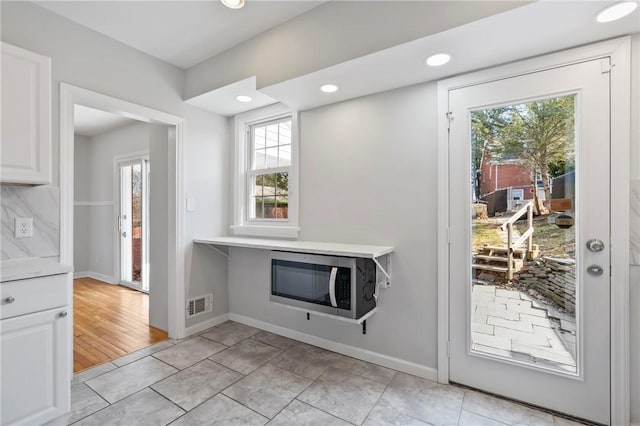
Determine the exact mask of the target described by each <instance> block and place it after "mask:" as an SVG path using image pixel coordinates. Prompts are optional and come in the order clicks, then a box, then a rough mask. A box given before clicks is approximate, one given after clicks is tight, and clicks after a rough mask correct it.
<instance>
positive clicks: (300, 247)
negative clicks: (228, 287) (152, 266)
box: [193, 237, 393, 259]
mask: <svg viewBox="0 0 640 426" xmlns="http://www.w3.org/2000/svg"><path fill="white" fill-rule="evenodd" d="M193 242H194V243H198V244H209V245H214V246H227V247H245V248H257V249H263V250H282V251H292V252H298V253H311V254H327V255H331V256H346V257H361V258H367V259H375V258H377V257H380V256H384V255H385V254H389V253H391V252H393V247H390V246H370V245H362V244H339V243H324V242H314V241H292V240H271V239H266V238H244V237H214V238H196V239H195V240H193Z"/></svg>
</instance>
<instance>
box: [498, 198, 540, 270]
mask: <svg viewBox="0 0 640 426" xmlns="http://www.w3.org/2000/svg"><path fill="white" fill-rule="evenodd" d="M525 213H526V214H527V224H528V228H527V230H526V231H525V232H524V233H523V234H522V235H520V238H518V239H517V240H516V241H513V224H514V223H515V221H516V220H518V219H520V217H522V215H524V214H525ZM500 229H502V230H503V231H505V230H506V231H507V279H508V280H509V281H511V280H512V279H513V269H514V268H513V250H514V249H515V248H518V247H519V246H520V245H521V244H522V243H524V241H525V240H527V253H526V254H525V255H526V256H529V254H530V253H531V252H532V250H533V203H532V202H531V201H530V202H528V203H527V204H525V205H524V206H522V208H521V209H520V210H518V211H517V212H516V213H515V214H514V215H513V216H511V217H510V218H509V220H508V221H506V222H505V223H503V224H502V226H500Z"/></svg>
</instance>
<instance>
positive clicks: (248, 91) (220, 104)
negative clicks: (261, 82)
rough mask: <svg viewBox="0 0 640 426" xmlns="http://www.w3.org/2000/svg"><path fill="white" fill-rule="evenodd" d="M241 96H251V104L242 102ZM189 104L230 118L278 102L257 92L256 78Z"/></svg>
mask: <svg viewBox="0 0 640 426" xmlns="http://www.w3.org/2000/svg"><path fill="white" fill-rule="evenodd" d="M239 95H245V96H250V97H251V98H252V99H251V102H246V103H243V102H240V101H238V100H237V99H236V97H237V96H239ZM186 102H187V103H188V104H191V105H194V106H197V107H200V108H202V109H206V110H209V111H212V112H215V113H216V114H220V115H224V116H226V117H230V116H233V115H236V114H240V113H241V112H246V111H249V110H251V109H256V108H260V107H263V106H267V105H271V104H275V103H276V102H278V101H277V100H276V99H273V98H272V97H270V96H267V95H265V94H264V93H262V92H259V91H257V90H256V77H255V76H253V77H249V78H246V79H244V80H240V81H238V82H236V83H232V84H229V85H227V86H224V87H221V88H219V89H216V90H212V91H210V92H207V93H203V94H202V95H199V96H196V97H194V98H191V99H188V100H187V101H186Z"/></svg>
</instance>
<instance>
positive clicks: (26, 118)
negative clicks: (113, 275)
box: [0, 43, 51, 185]
mask: <svg viewBox="0 0 640 426" xmlns="http://www.w3.org/2000/svg"><path fill="white" fill-rule="evenodd" d="M0 146H1V155H0V180H1V181H2V182H3V183H21V184H33V185H37V184H49V183H51V59H49V58H47V57H45V56H42V55H38V54H36V53H33V52H29V51H28V50H24V49H20V48H19V47H15V46H12V45H10V44H7V43H2V131H1V139H0Z"/></svg>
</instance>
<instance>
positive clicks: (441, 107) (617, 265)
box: [438, 36, 631, 425]
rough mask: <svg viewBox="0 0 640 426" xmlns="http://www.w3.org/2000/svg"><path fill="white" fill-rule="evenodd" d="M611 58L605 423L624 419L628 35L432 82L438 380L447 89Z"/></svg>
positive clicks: (441, 375)
mask: <svg viewBox="0 0 640 426" xmlns="http://www.w3.org/2000/svg"><path fill="white" fill-rule="evenodd" d="M603 57H611V63H612V67H613V69H612V72H611V111H614V112H613V113H611V117H610V118H611V164H615V167H611V200H615V204H616V209H612V210H611V348H610V351H611V352H610V355H611V424H616V425H617V424H620V425H623V424H624V425H628V424H629V422H630V408H631V401H630V377H629V376H630V374H629V371H630V370H629V369H630V352H629V351H630V346H629V197H630V190H629V179H630V171H629V166H630V165H629V149H630V140H631V95H630V94H631V39H630V37H628V36H626V37H620V38H617V39H613V40H608V41H604V42H600V43H595V44H591V45H588V46H583V47H579V48H575V49H570V50H566V51H563V52H557V53H552V54H549V55H545V56H541V57H537V58H532V59H527V60H523V61H520V62H516V63H512V64H508V65H503V66H498V67H495V68H491V69H487V70H483V71H478V72H474V73H470V74H466V75H462V76H458V77H453V78H450V79H446V80H442V81H440V82H438V381H439V382H440V383H448V382H449V262H450V253H449V228H450V226H451V224H450V223H449V195H450V186H449V178H448V176H449V129H448V127H449V122H448V115H447V112H448V111H449V106H448V97H449V91H450V90H454V89H459V88H462V87H468V86H473V85H477V84H482V83H487V82H491V81H496V80H501V79H505V78H510V77H515V76H518V75H523V74H529V73H533V72H538V71H543V70H547V69H551V68H556V67H559V66H565V65H570V64H575V63H579V62H583V61H588V60H593V59H598V58H603Z"/></svg>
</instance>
